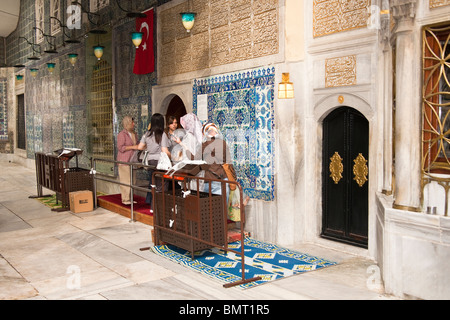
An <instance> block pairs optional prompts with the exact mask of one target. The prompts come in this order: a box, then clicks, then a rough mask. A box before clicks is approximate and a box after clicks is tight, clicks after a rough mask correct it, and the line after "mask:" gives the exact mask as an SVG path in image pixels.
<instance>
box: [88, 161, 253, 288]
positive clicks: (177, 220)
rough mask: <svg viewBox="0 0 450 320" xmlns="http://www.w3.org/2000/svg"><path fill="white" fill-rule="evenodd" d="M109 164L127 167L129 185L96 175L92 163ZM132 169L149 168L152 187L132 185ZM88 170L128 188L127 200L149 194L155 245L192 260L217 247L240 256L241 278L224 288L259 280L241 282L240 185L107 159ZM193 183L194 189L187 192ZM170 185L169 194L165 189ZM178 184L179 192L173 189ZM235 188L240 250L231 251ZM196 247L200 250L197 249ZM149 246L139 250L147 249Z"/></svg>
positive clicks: (242, 213)
mask: <svg viewBox="0 0 450 320" xmlns="http://www.w3.org/2000/svg"><path fill="white" fill-rule="evenodd" d="M98 161H102V162H111V163H114V164H116V165H117V164H121V165H129V166H130V184H125V183H122V182H120V181H117V180H112V179H108V178H106V177H102V176H101V175H97V174H96V171H95V168H96V162H98ZM136 168H138V169H139V168H144V169H146V168H147V169H152V170H154V172H153V174H152V177H151V179H152V184H151V186H149V187H148V188H144V187H141V186H138V185H135V184H134V183H133V172H134V170H136ZM92 170H93V172H92V173H93V174H94V182H95V180H102V181H106V182H110V183H114V184H118V185H123V186H127V187H130V193H131V195H130V198H131V199H133V191H134V190H139V191H144V192H152V195H153V228H154V231H155V232H154V235H155V245H160V244H161V243H168V244H172V245H175V246H177V247H182V248H184V249H186V250H188V251H190V252H191V258H192V259H193V260H194V252H195V251H197V250H203V249H205V248H212V247H215V248H219V249H222V250H224V251H226V252H232V253H234V254H237V255H239V256H240V261H241V266H242V267H241V270H242V276H241V280H239V281H235V282H232V283H228V284H224V285H223V286H224V287H225V288H229V287H233V286H236V285H241V284H245V283H249V282H253V281H258V280H261V277H254V278H250V279H245V255H244V252H245V248H244V237H245V235H244V225H245V207H244V206H243V190H242V186H241V185H240V184H239V183H238V182H235V181H228V180H220V179H210V178H204V177H199V176H192V175H188V174H186V173H183V169H181V170H179V171H177V172H172V173H170V171H169V172H166V170H164V171H161V170H157V169H156V167H155V166H149V165H143V164H141V163H129V162H120V161H113V160H108V159H93V160H92ZM157 179H159V181H160V182H161V186H162V190H161V192H157V190H156V182H157ZM193 182H195V184H194V185H195V186H196V187H195V188H193V189H191V187H192V183H193ZM201 182H203V183H208V184H209V192H202V191H201V190H200V184H201ZM213 182H215V183H220V186H221V194H219V195H218V194H214V193H212V188H211V185H212V183H213ZM169 183H171V184H172V189H171V191H168V190H166V189H167V188H166V187H165V186H166V185H168V184H169ZM177 183H179V185H180V186H181V189H177V188H176V184H177ZM230 185H235V186H236V189H235V192H236V191H238V190H239V198H240V202H239V208H240V222H241V223H240V242H241V248H240V251H237V250H233V249H231V248H230V247H229V246H228V232H227V231H228V201H227V196H225V195H226V194H227V187H229V186H230ZM96 194H97V192H96V183H94V195H95V202H94V206H95V208H96V207H97V195H96ZM130 209H131V220H132V221H135V220H134V213H133V201H131V208H130ZM199 248H200V249H199ZM149 249H150V247H146V248H141V249H140V250H141V251H143V250H149Z"/></svg>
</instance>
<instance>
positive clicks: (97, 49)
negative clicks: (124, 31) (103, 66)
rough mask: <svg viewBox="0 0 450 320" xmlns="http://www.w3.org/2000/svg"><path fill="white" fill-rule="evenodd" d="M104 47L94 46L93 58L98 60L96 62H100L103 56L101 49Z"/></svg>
mask: <svg viewBox="0 0 450 320" xmlns="http://www.w3.org/2000/svg"><path fill="white" fill-rule="evenodd" d="M104 48H105V47H102V46H95V47H94V55H95V57H96V58H97V59H98V60H100V59H101V57H102V56H103V49H104Z"/></svg>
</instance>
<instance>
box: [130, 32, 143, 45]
mask: <svg viewBox="0 0 450 320" xmlns="http://www.w3.org/2000/svg"><path fill="white" fill-rule="evenodd" d="M142 36H143V33H142V32H133V33H132V34H131V41H133V44H134V46H135V47H136V49H137V48H139V45H140V44H141V42H142Z"/></svg>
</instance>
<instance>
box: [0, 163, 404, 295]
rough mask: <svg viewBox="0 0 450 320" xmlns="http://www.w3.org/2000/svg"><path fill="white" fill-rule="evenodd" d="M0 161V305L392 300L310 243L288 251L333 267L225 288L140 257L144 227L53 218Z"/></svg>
mask: <svg viewBox="0 0 450 320" xmlns="http://www.w3.org/2000/svg"><path fill="white" fill-rule="evenodd" d="M6 159H7V158H6V157H0V168H1V169H0V300H13V299H14V300H16V299H19V300H21V299H43V300H61V299H69V300H75V299H83V300H94V299H100V300H119V299H120V300H124V299H129V300H138V299H145V300H329V299H332V300H354V299H358V300H360V299H363V300H373V299H396V298H395V297H392V296H388V295H385V294H384V293H383V288H382V286H381V287H380V286H379V285H378V284H377V282H376V281H375V282H373V281H372V282H371V280H373V279H376V275H377V267H376V264H375V263H374V262H373V261H370V260H367V259H365V258H361V257H357V256H353V255H350V254H347V253H343V252H339V251H336V250H330V249H327V248H324V247H319V246H317V245H311V244H305V245H302V246H296V247H293V248H291V249H294V250H297V251H301V252H305V253H309V254H312V255H316V256H319V257H321V258H325V259H329V260H333V261H336V262H338V263H339V264H338V265H336V266H332V267H328V268H324V269H321V270H318V271H313V272H307V273H304V274H300V275H295V276H291V277H288V278H284V279H281V280H277V281H273V282H270V283H267V284H264V285H260V286H257V287H254V288H251V289H246V290H242V289H240V288H229V289H225V288H223V287H222V284H221V283H219V282H217V281H215V280H212V279H209V278H207V277H205V276H202V275H201V274H199V273H197V272H194V271H191V270H189V269H187V268H185V267H183V266H181V265H178V264H175V263H173V262H171V261H169V260H167V259H165V258H162V257H160V256H157V255H155V254H153V253H152V252H151V251H141V250H140V248H144V247H149V246H152V245H153V244H152V242H151V229H152V227H151V226H148V225H145V224H142V223H139V222H130V221H129V219H128V218H125V217H123V216H120V215H118V214H116V213H113V212H110V211H108V210H105V209H103V208H98V209H96V210H94V211H93V212H88V213H80V214H74V213H72V212H70V211H66V212H53V211H51V210H50V208H48V207H46V206H44V205H43V204H41V203H39V202H38V201H37V200H35V199H29V198H28V197H29V196H30V195H36V193H37V191H36V176H35V171H34V170H32V169H28V168H25V167H23V166H21V165H18V164H14V163H10V162H9V161H8V160H6ZM46 191H48V190H46V189H44V192H46ZM368 284H369V285H368Z"/></svg>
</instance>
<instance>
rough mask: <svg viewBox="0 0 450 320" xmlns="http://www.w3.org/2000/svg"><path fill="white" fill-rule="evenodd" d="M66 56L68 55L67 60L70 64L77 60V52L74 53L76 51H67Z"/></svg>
mask: <svg viewBox="0 0 450 320" xmlns="http://www.w3.org/2000/svg"><path fill="white" fill-rule="evenodd" d="M68 56H69V62H70V63H71V64H72V66H74V65H75V63H76V62H77V60H78V54H76V53H69V54H68Z"/></svg>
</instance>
